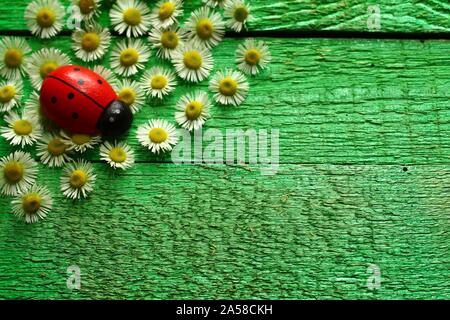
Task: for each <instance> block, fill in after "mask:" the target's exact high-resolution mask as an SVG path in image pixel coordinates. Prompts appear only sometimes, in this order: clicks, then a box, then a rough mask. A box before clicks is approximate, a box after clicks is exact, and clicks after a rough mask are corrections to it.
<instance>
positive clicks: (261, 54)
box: [236, 39, 272, 75]
mask: <svg viewBox="0 0 450 320" xmlns="http://www.w3.org/2000/svg"><path fill="white" fill-rule="evenodd" d="M271 59H272V56H271V54H270V51H269V47H268V46H267V45H266V43H265V42H264V41H257V40H255V39H247V40H245V42H244V43H243V44H240V45H239V46H238V48H237V50H236V63H237V64H238V69H239V70H241V71H242V72H244V73H246V74H251V75H255V74H258V73H259V72H260V71H261V70H263V69H265V68H266V67H267V65H268V64H269V62H270V60H271Z"/></svg>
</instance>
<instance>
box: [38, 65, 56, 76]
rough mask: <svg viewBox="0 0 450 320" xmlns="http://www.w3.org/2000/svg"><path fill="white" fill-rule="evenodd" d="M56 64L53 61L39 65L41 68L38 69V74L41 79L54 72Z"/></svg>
mask: <svg viewBox="0 0 450 320" xmlns="http://www.w3.org/2000/svg"><path fill="white" fill-rule="evenodd" d="M58 67H59V66H58V64H57V63H56V62H54V61H47V62H44V63H43V64H41V68H40V71H39V72H40V74H41V78H42V79H45V78H46V77H47V76H48V74H49V73H52V72H53V71H55V70H56V69H58Z"/></svg>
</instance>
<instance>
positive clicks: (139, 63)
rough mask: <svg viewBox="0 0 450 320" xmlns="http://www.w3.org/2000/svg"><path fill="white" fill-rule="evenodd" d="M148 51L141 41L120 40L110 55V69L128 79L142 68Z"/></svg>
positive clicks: (147, 57) (148, 56) (148, 53)
mask: <svg viewBox="0 0 450 320" xmlns="http://www.w3.org/2000/svg"><path fill="white" fill-rule="evenodd" d="M149 58H150V49H149V48H148V46H147V45H145V44H144V42H143V41H142V40H141V39H127V40H122V41H121V42H119V43H118V44H117V46H116V47H115V48H114V49H113V51H112V53H111V61H110V63H111V68H112V69H113V71H114V72H115V73H117V74H118V75H120V76H124V77H130V76H132V75H134V74H136V73H138V72H139V70H141V69H143V68H144V64H145V63H146V62H147V61H148V59H149Z"/></svg>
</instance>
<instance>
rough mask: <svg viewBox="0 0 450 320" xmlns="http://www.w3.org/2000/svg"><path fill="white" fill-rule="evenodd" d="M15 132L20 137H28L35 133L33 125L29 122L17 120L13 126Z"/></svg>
mask: <svg viewBox="0 0 450 320" xmlns="http://www.w3.org/2000/svg"><path fill="white" fill-rule="evenodd" d="M13 130H14V132H15V134H17V135H18V136H26V135H29V134H30V133H31V132H32V131H33V125H32V124H31V122H30V121H28V120H17V121H16V122H14V124H13Z"/></svg>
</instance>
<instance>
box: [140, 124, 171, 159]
mask: <svg viewBox="0 0 450 320" xmlns="http://www.w3.org/2000/svg"><path fill="white" fill-rule="evenodd" d="M136 137H137V139H138V140H139V142H140V144H141V145H142V146H144V147H146V148H148V149H149V150H150V151H151V152H152V153H156V154H159V153H160V152H167V151H170V150H172V147H173V146H174V145H175V144H176V143H177V142H178V135H177V130H176V128H175V126H174V125H172V124H170V123H169V122H167V121H166V120H162V119H153V120H150V121H149V122H148V123H147V124H144V125H141V126H139V127H138V129H137V133H136Z"/></svg>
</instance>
